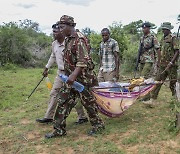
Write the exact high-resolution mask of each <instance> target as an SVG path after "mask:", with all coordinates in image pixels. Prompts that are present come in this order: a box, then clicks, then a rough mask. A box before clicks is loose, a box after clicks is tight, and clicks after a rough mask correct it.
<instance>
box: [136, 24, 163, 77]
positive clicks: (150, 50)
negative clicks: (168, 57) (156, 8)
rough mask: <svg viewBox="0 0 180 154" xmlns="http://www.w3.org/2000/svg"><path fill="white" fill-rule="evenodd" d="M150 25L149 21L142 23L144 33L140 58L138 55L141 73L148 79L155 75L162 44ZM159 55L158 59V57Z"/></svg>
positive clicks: (141, 40)
mask: <svg viewBox="0 0 180 154" xmlns="http://www.w3.org/2000/svg"><path fill="white" fill-rule="evenodd" d="M150 27H151V24H150V23H148V22H145V23H143V24H142V29H143V34H144V35H143V37H141V39H140V49H141V51H139V52H141V53H140V54H139V56H140V58H139V57H138V59H139V63H140V71H141V75H142V76H144V78H146V79H147V78H148V77H151V76H152V75H153V72H155V68H156V65H159V63H160V50H159V48H160V45H159V42H158V40H157V38H156V37H155V35H153V34H152V33H151V32H150ZM157 55H158V60H157V58H156V57H157ZM136 70H137V68H136Z"/></svg>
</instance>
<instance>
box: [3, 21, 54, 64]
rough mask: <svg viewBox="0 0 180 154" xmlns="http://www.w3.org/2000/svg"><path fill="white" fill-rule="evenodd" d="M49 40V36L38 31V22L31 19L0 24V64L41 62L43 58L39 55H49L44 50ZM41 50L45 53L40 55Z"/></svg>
mask: <svg viewBox="0 0 180 154" xmlns="http://www.w3.org/2000/svg"><path fill="white" fill-rule="evenodd" d="M51 41H52V38H51V37H48V36H46V35H45V34H44V33H42V32H40V30H39V24H38V23H36V22H33V21H31V20H28V19H26V20H24V21H20V23H16V22H9V23H4V24H3V25H0V65H2V66H3V65H5V64H6V63H12V64H18V65H21V66H33V65H36V64H37V63H42V62H43V60H41V59H40V58H39V57H43V58H44V57H46V55H49V54H46V52H48V51H47V50H49V47H50V45H51ZM36 51H38V52H40V54H41V56H37V55H36ZM41 51H43V52H44V54H45V55H42V53H41ZM49 52H50V51H49ZM48 58H49V57H48ZM46 61H47V58H46Z"/></svg>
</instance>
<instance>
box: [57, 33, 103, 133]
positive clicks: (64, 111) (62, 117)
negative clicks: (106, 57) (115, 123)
mask: <svg viewBox="0 0 180 154" xmlns="http://www.w3.org/2000/svg"><path fill="white" fill-rule="evenodd" d="M92 64H93V63H92V60H91V59H90V57H89V54H88V51H87V47H86V44H85V41H84V39H82V38H81V36H79V35H78V33H74V34H73V35H71V36H70V37H67V38H66V40H65V50H64V66H65V68H64V69H65V75H67V76H69V75H70V74H71V73H72V72H73V71H74V70H75V67H83V70H82V73H81V74H80V75H79V76H78V77H77V79H76V81H78V82H80V83H82V84H83V85H84V86H85V89H84V91H83V92H82V93H79V92H77V91H76V90H74V89H73V88H71V87H70V86H68V85H67V84H64V85H63V87H62V88H61V90H60V93H59V98H58V99H57V101H58V105H57V109H56V113H55V116H54V128H55V129H56V131H57V133H58V134H59V135H63V134H66V130H65V128H66V118H67V117H68V115H69V114H70V112H71V110H72V108H73V107H74V106H75V105H76V102H75V101H72V100H75V98H76V97H80V98H81V99H82V100H83V101H81V103H82V104H83V106H84V107H85V109H86V110H87V113H88V115H89V119H90V122H91V125H92V126H93V128H94V129H95V130H97V131H98V130H100V129H102V128H104V123H103V121H102V120H101V118H100V117H99V116H98V111H97V106H96V103H95V98H94V97H93V96H92V93H91V92H90V88H91V87H92V86H94V85H97V78H96V76H95V74H94V72H93V67H94V66H93V65H92Z"/></svg>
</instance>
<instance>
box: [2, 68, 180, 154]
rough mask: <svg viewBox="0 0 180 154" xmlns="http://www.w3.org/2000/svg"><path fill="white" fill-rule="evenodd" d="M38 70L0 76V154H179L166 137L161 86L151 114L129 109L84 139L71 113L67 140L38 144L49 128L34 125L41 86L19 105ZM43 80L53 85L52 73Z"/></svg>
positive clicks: (178, 139) (175, 141)
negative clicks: (94, 135) (48, 78)
mask: <svg viewBox="0 0 180 154" xmlns="http://www.w3.org/2000/svg"><path fill="white" fill-rule="evenodd" d="M41 73H42V70H41V69H20V68H17V69H16V70H13V71H11V70H0V79H1V80H0V153H10V154H11V153H21V154H35V153H52V154H57V153H68V154H73V153H77V154H84V153H90V154H92V153H95V154H116V153H117V154H126V153H133V154H134V153H135V154H136V153H137V154H158V153H167V154H171V153H172V154H174V153H180V136H179V134H176V135H174V134H173V133H171V132H169V130H168V125H169V120H170V119H171V118H172V113H171V111H170V104H169V102H170V100H171V96H170V91H169V89H168V87H167V86H163V87H162V90H161V92H160V95H159V98H158V101H159V102H160V105H159V106H157V107H156V108H153V109H150V108H146V107H145V106H144V105H143V104H142V103H141V102H137V103H135V104H134V105H133V106H132V107H131V108H130V109H128V110H127V111H126V112H125V114H124V115H122V116H121V117H119V118H108V117H105V116H103V115H101V117H102V118H103V120H104V122H105V124H106V130H105V131H104V132H102V133H101V134H99V135H97V136H96V137H89V136H87V132H88V130H90V129H91V126H90V124H89V123H88V124H83V125H80V126H77V125H74V122H75V121H76V119H77V114H76V112H75V110H74V109H73V111H72V113H71V114H70V116H69V117H68V119H67V133H68V134H67V136H66V137H62V138H57V139H52V140H46V139H44V135H45V133H47V132H51V131H52V130H53V128H52V125H50V124H48V125H42V124H38V123H36V122H35V119H36V118H39V117H43V116H44V113H45V111H46V109H47V104H46V103H47V101H48V98H49V91H48V89H47V87H46V85H45V81H43V82H42V83H41V85H40V86H39V87H38V89H37V90H36V92H35V93H34V94H33V95H32V97H31V98H30V99H29V100H28V101H25V100H26V98H27V96H28V95H29V94H30V92H31V91H32V89H33V88H34V87H35V85H36V84H37V83H38V82H39V80H40V79H41ZM51 73H52V74H50V75H49V77H50V80H51V81H53V80H54V77H55V75H56V70H53V71H52V72H51Z"/></svg>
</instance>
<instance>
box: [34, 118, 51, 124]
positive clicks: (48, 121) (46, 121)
mask: <svg viewBox="0 0 180 154" xmlns="http://www.w3.org/2000/svg"><path fill="white" fill-rule="evenodd" d="M36 121H37V122H39V123H50V122H53V119H47V118H42V119H36Z"/></svg>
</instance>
